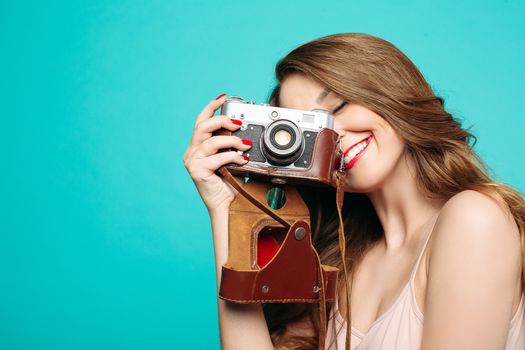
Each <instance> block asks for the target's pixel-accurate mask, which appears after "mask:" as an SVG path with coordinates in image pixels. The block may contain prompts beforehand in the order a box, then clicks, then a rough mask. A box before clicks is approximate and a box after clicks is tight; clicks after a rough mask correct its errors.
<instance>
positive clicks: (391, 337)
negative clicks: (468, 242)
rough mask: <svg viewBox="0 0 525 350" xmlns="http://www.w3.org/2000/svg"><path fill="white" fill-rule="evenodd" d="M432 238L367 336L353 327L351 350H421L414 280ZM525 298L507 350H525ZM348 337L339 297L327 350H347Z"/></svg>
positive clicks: (328, 336)
mask: <svg viewBox="0 0 525 350" xmlns="http://www.w3.org/2000/svg"><path fill="white" fill-rule="evenodd" d="M429 238H430V234H429V235H428V237H427V239H426V242H425V244H424V245H423V249H422V250H421V253H420V254H419V257H418V258H417V261H416V264H415V265H414V267H413V268H412V272H411V274H410V280H409V281H408V283H407V284H406V286H405V287H404V288H403V290H402V291H401V294H400V295H399V297H398V299H397V300H396V301H395V302H394V304H393V305H392V306H391V307H390V308H389V309H388V310H387V311H386V312H385V313H383V314H382V315H381V316H380V317H379V318H378V319H377V320H376V321H375V322H374V323H372V325H371V326H370V328H369V330H368V332H367V333H366V334H363V333H362V332H360V331H359V330H357V329H355V328H354V327H352V335H351V340H352V341H351V346H352V350H365V349H370V350H379V349H382V350H390V349H396V350H398V349H403V350H416V349H419V348H420V344H421V338H422V334H423V314H422V313H421V311H420V310H419V307H418V305H417V303H416V295H415V291H414V277H415V274H416V270H417V266H419V261H420V260H421V257H422V255H423V252H424V251H425V247H426V245H427V243H428V241H429ZM524 297H525V293H524V294H522V297H521V301H520V304H519V306H518V310H517V311H516V313H515V314H514V316H513V317H512V320H511V321H510V328H509V333H508V335H507V344H506V346H505V350H523V349H525V319H524V318H525V306H524ZM345 338H346V321H345V320H344V319H343V317H342V316H341V314H340V313H339V309H338V305H337V298H336V302H335V304H334V307H333V308H332V311H331V313H330V319H329V321H328V333H327V338H326V343H325V344H326V346H325V348H326V349H328V350H336V349H337V350H341V349H342V350H344V348H345Z"/></svg>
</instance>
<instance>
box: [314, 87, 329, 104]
mask: <svg viewBox="0 0 525 350" xmlns="http://www.w3.org/2000/svg"><path fill="white" fill-rule="evenodd" d="M328 94H330V90H329V89H328V88H324V90H323V91H321V93H320V94H319V97H317V103H318V104H321V103H323V101H324V99H325V98H326V96H328Z"/></svg>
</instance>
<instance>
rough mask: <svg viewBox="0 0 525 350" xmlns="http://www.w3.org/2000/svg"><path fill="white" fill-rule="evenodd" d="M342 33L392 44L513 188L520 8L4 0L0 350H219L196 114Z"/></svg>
mask: <svg viewBox="0 0 525 350" xmlns="http://www.w3.org/2000/svg"><path fill="white" fill-rule="evenodd" d="M341 32H362V33H369V34H373V35H377V36H380V37H382V38H384V39H387V40H389V41H391V42H392V43H393V44H395V45H396V46H398V47H399V48H400V49H401V50H402V51H404V52H405V53H406V54H407V55H408V56H409V57H410V58H411V59H412V60H413V61H414V62H415V63H416V65H417V66H418V67H419V68H420V69H421V71H422V72H423V74H424V75H425V77H426V78H427V79H428V80H429V82H430V83H431V85H432V87H433V88H434V89H435V91H436V92H437V93H438V94H439V95H441V96H443V97H444V98H445V101H446V107H447V108H448V110H449V111H450V112H451V113H453V115H455V116H456V117H457V118H459V119H461V120H462V121H463V123H464V125H465V126H471V127H472V130H473V131H474V133H475V134H476V135H477V136H478V137H479V139H478V143H477V145H476V150H477V151H478V152H479V153H480V154H481V156H482V157H483V158H484V159H485V160H486V161H487V163H488V164H489V165H490V166H491V168H492V169H493V171H494V176H495V177H496V178H497V179H498V180H500V181H503V182H506V183H508V184H511V185H513V186H514V187H516V188H518V189H519V190H521V191H523V190H525V175H524V173H525V165H524V149H525V141H524V131H525V103H524V102H525V87H524V81H525V1H524V0H505V1H484V0H476V1H456V0H442V1H431V2H430V1H429V2H427V1H415V0H413V1H409V0H399V1H387V0H377V1H363V0H361V1H357V0H356V1H332V0H324V1H310V0H303V1H282V0H281V1H276V0H266V1H239V0H238V1H204V0H200V1H181V0H178V1H162V0H153V1H151V0H150V1H146V0H142V1H140V0H130V1H123V0H122V1H117V0H115V1H102V0H90V1H24V0H17V1H14V0H2V1H1V2H0V50H1V51H0V117H1V127H0V135H1V137H0V150H1V154H2V157H1V161H0V164H1V165H0V169H1V171H0V179H1V181H0V183H1V184H0V198H1V208H0V217H1V220H0V349H38V350H44V349H46V350H47V349H53V350H58V349H64V350H65V349H67V350H71V349H192V348H194V349H219V348H220V345H219V332H218V324H217V310H216V288H215V275H214V274H215V272H214V271H215V270H214V260H213V249H212V237H211V231H210V224H209V219H208V216H207V211H206V208H205V206H204V205H203V203H202V202H201V201H200V198H199V196H198V193H197V191H196V189H195V187H194V185H193V182H192V181H191V179H190V177H189V175H188V174H187V172H186V170H185V168H184V166H183V162H182V157H183V154H184V152H185V150H186V147H187V145H188V143H189V139H190V136H191V133H192V131H193V125H194V120H195V117H196V115H197V114H198V112H199V111H200V110H201V109H202V108H203V107H204V105H205V104H206V103H208V101H210V100H211V99H213V98H215V97H216V96H217V95H219V94H220V93H223V92H225V93H228V94H232V95H240V96H244V97H246V98H249V99H253V100H255V101H257V102H263V101H264V100H266V99H267V98H268V96H269V92H270V89H271V88H272V86H273V84H274V82H275V80H274V76H273V73H274V66H275V63H276V62H277V60H278V59H279V58H281V57H282V56H283V55H285V54H286V53H287V52H288V51H290V50H291V49H293V48H294V47H296V46H298V45H300V44H302V43H304V42H306V41H309V40H312V39H315V38H317V37H320V36H324V35H328V34H333V33H341Z"/></svg>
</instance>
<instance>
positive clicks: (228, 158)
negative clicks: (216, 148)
mask: <svg viewBox="0 0 525 350" xmlns="http://www.w3.org/2000/svg"><path fill="white" fill-rule="evenodd" d="M199 160H200V161H202V162H203V166H204V167H206V168H207V169H209V170H211V171H215V170H217V169H219V168H220V167H221V166H223V165H226V164H230V163H235V164H238V165H244V164H246V163H248V157H246V156H243V155H240V154H239V153H237V152H236V151H229V152H221V153H217V154H214V155H212V156H209V157H206V158H202V159H199Z"/></svg>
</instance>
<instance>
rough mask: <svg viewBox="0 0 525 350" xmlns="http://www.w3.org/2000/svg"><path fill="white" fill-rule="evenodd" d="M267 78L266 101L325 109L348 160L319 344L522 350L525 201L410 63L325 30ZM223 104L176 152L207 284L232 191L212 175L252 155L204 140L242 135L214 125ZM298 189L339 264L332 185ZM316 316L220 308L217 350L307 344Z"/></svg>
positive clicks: (303, 309)
mask: <svg viewBox="0 0 525 350" xmlns="http://www.w3.org/2000/svg"><path fill="white" fill-rule="evenodd" d="M276 74H277V79H278V85H277V86H276V88H275V89H274V91H273V93H272V96H271V98H270V102H271V103H272V104H273V105H276V106H281V107H286V108H297V109H303V110H311V109H314V108H323V109H326V110H330V111H332V113H333V114H334V117H335V119H334V129H335V131H336V132H337V133H338V134H339V135H340V136H341V140H342V141H341V142H342V148H343V149H344V150H345V154H346V155H345V166H346V178H345V193H346V194H345V205H344V207H343V217H344V222H345V233H346V243H347V248H346V256H345V258H346V261H347V265H348V267H349V271H350V275H349V276H350V279H349V280H350V283H349V284H348V285H345V283H339V284H338V285H339V286H340V290H339V298H338V302H337V303H335V304H334V305H333V307H332V309H331V310H330V319H329V323H328V331H329V333H328V337H327V341H326V346H327V348H330V349H336V348H339V349H341V348H343V349H344V341H345V336H346V335H345V333H346V332H345V331H346V326H345V323H346V322H350V323H351V329H352V332H351V345H352V348H356V349H419V348H421V349H425V350H428V349H462V350H463V349H478V350H479V349H523V348H524V346H525V322H524V315H525V311H524V300H523V299H524V297H525V296H524V292H523V282H524V279H523V264H524V260H523V259H524V252H525V202H524V200H523V198H522V197H521V196H520V195H519V193H518V192H516V191H515V190H513V189H511V188H510V187H508V186H505V185H502V184H498V183H495V182H493V181H492V180H491V179H490V178H489V177H488V176H487V175H486V172H485V170H484V167H483V165H482V163H481V161H480V160H479V159H478V158H477V156H476V154H475V153H474V151H473V150H472V147H471V146H472V145H471V144H472V141H473V139H474V138H473V135H471V134H470V133H469V132H468V131H466V130H464V129H463V128H461V126H460V124H459V123H458V122H457V121H455V120H454V119H453V118H452V116H451V115H450V114H449V113H447V112H446V111H445V110H444V107H443V101H442V99H441V98H439V97H437V96H435V94H434V93H433V91H432V90H431V88H430V86H429V85H428V83H427V82H426V81H425V79H424V78H423V76H422V75H421V73H420V72H419V71H418V69H417V68H416V67H415V66H414V64H413V63H412V62H411V61H410V60H409V59H408V58H407V57H406V56H405V55H404V54H403V53H401V52H400V51H399V50H398V49H397V48H396V47H394V46H393V45H392V44H390V43H388V42H386V41H384V40H382V39H379V38H376V37H373V36H370V35H364V34H336V35H330V36H327V37H323V38H320V39H316V40H314V41H311V42H309V43H306V44H304V45H302V46H300V47H298V48H296V49H295V50H293V51H292V52H290V53H289V54H288V55H287V56H286V57H284V58H283V59H282V60H281V61H280V62H279V63H278V65H277V67H276ZM224 102H225V97H224V95H221V96H219V97H218V98H217V99H216V100H213V101H211V102H210V103H209V104H208V105H207V106H206V107H205V108H204V110H203V111H202V112H201V113H200V114H199V116H198V117H197V121H196V124H195V132H194V135H193V137H192V140H191V143H190V146H189V147H188V149H187V151H186V154H185V156H184V163H185V166H186V168H187V169H188V172H189V173H190V175H191V176H192V178H193V180H194V182H195V185H196V187H197V189H198V191H199V193H200V195H201V197H202V199H203V201H204V203H205V204H206V206H207V208H208V210H209V214H210V218H211V222H212V230H213V237H214V246H215V247H214V248H215V256H216V267H217V272H218V273H217V283H219V281H220V267H221V266H222V264H223V263H224V262H225V260H226V257H227V234H228V233H227V220H228V219H227V217H228V216H227V214H228V207H229V204H230V203H231V202H232V200H233V198H234V196H235V194H236V191H235V190H234V189H233V188H231V187H230V186H229V184H227V183H225V182H224V181H222V179H221V178H219V177H218V176H216V175H215V173H214V171H215V170H216V169H218V168H219V167H220V166H222V165H224V164H228V163H236V164H241V165H242V164H246V163H247V162H248V160H247V159H245V158H246V157H243V156H241V155H239V154H238V153H237V152H235V151H231V152H221V153H218V152H217V151H218V150H219V149H222V148H229V147H234V148H237V149H238V150H241V151H246V150H248V149H249V148H250V147H251V146H250V145H249V144H248V143H249V142H243V140H241V139H239V138H238V137H235V136H213V137H211V133H212V132H213V131H215V130H217V129H219V128H221V127H222V128H226V129H228V130H232V131H234V130H237V129H238V128H239V127H240V125H238V122H237V121H232V120H230V119H229V118H228V117H227V116H217V117H213V118H212V116H213V114H214V112H215V111H216V110H217V109H218V108H219V107H220V106H221V105H222V104H223V103H224ZM302 193H303V197H304V198H305V200H306V201H307V203H308V204H309V207H310V211H311V215H312V227H313V240H314V245H315V247H316V249H317V251H318V252H319V254H320V256H321V260H322V262H323V263H324V264H328V265H333V266H338V267H341V266H342V265H341V262H340V257H339V256H338V254H339V250H338V240H337V228H338V226H337V225H338V217H337V212H336V209H335V203H334V201H335V200H334V190H333V189H331V188H322V189H314V188H304V189H302ZM341 277H343V276H341ZM342 281H344V279H341V280H340V282H342ZM346 288H348V290H349V291H350V306H351V307H350V310H351V312H350V315H346V313H345V310H346V298H345V297H344V296H345V293H346ZM316 310H317V309H316V308H315V307H312V305H306V304H267V305H265V306H264V311H263V308H262V307H261V305H248V306H247V305H233V304H228V303H225V302H224V301H222V300H219V324H220V330H221V343H222V346H223V348H224V349H234V348H235V349H237V348H239V349H248V348H249V349H259V348H260V349H273V348H283V349H293V348H298V349H305V348H315V347H316V340H317V334H318V331H319V325H318V323H317V322H316V320H317V315H316V312H317V311H316ZM265 316H266V319H265ZM348 316H350V317H348Z"/></svg>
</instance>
